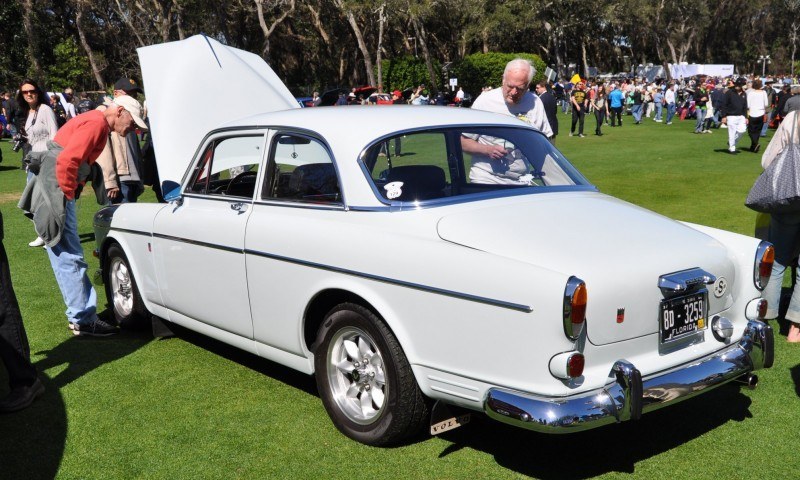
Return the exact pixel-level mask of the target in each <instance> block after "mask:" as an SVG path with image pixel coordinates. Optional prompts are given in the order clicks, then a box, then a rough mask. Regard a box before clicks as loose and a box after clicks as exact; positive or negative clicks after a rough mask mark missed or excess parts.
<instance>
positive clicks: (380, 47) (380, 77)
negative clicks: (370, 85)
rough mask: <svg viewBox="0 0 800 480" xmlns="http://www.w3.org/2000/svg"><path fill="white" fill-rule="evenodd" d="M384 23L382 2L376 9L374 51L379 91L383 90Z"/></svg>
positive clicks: (384, 11)
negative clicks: (376, 22) (375, 44)
mask: <svg viewBox="0 0 800 480" xmlns="http://www.w3.org/2000/svg"><path fill="white" fill-rule="evenodd" d="M385 24H386V3H385V2H384V3H382V4H381V7H380V8H379V9H378V48H377V50H378V51H377V52H375V65H376V67H377V69H378V75H377V77H378V83H377V84H376V85H375V86H376V87H378V91H379V92H383V65H382V64H381V50H383V27H384V25H385Z"/></svg>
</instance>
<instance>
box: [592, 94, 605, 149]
mask: <svg viewBox="0 0 800 480" xmlns="http://www.w3.org/2000/svg"><path fill="white" fill-rule="evenodd" d="M592 107H593V108H594V118H595V120H597V128H595V130H594V134H595V135H597V136H598V137H602V136H603V132H602V131H601V130H600V129H601V128H602V126H603V122H604V121H605V119H606V116H608V99H607V98H606V89H605V87H604V86H602V85H599V86H598V87H597V95H595V97H594V100H592Z"/></svg>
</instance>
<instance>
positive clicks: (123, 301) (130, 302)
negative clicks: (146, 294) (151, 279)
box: [109, 257, 134, 317]
mask: <svg viewBox="0 0 800 480" xmlns="http://www.w3.org/2000/svg"><path fill="white" fill-rule="evenodd" d="M109 281H110V287H111V295H112V298H111V301H112V303H113V305H114V311H115V313H116V314H117V315H119V316H121V317H129V316H130V315H131V313H133V306H134V297H133V283H132V281H131V274H130V271H129V270H128V265H127V264H126V263H125V261H124V260H123V259H122V258H120V257H114V258H112V259H111V265H109Z"/></svg>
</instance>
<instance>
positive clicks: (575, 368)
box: [567, 353, 586, 378]
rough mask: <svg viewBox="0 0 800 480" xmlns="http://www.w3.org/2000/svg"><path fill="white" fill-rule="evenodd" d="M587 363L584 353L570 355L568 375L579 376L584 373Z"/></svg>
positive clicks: (571, 376)
mask: <svg viewBox="0 0 800 480" xmlns="http://www.w3.org/2000/svg"><path fill="white" fill-rule="evenodd" d="M584 365H586V359H585V358H584V357H583V354H582V353H576V354H573V355H570V357H569V359H568V360H567V375H569V377H570V378H578V377H580V376H581V375H583V367H584Z"/></svg>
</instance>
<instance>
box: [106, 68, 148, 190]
mask: <svg viewBox="0 0 800 480" xmlns="http://www.w3.org/2000/svg"><path fill="white" fill-rule="evenodd" d="M137 93H144V91H143V90H142V88H141V87H140V86H139V85H138V84H137V83H136V81H135V80H134V79H132V78H120V79H119V80H117V81H116V82H115V83H114V102H115V103H117V104H118V105H121V103H119V102H117V100H120V102H123V103H124V104H125V105H123V106H124V107H125V108H126V109H127V110H128V111H130V112H131V113H136V115H137V116H139V117H141V118H144V114H143V113H142V112H143V110H144V109H143V107H142V105H141V104H140V103H139V102H138V101H137V100H136V98H135V95H136V94H137ZM97 163H98V164H99V165H100V168H102V170H103V182H104V183H105V187H106V195H107V196H108V199H109V200H110V201H111V202H112V203H135V202H136V200H137V199H138V198H139V195H141V194H142V193H143V192H144V184H143V183H142V180H141V172H142V150H141V147H140V146H139V138H138V137H137V136H136V134H135V133H130V134H129V135H126V136H125V137H124V139H123V138H122V137H119V136H118V135H116V134H115V133H113V132H112V133H111V136H110V137H109V142H108V145H107V146H106V148H105V149H104V150H103V153H102V154H101V155H100V157H99V158H98V159H97Z"/></svg>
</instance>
